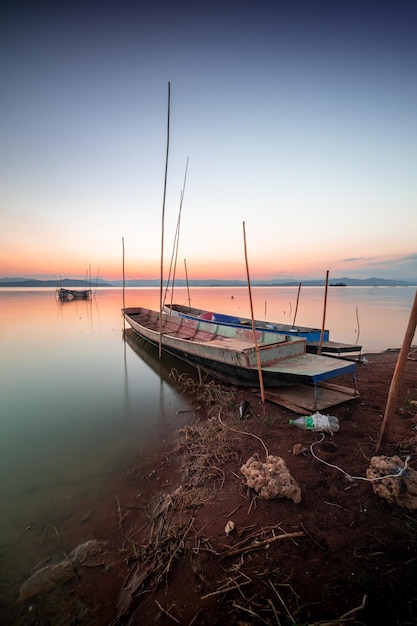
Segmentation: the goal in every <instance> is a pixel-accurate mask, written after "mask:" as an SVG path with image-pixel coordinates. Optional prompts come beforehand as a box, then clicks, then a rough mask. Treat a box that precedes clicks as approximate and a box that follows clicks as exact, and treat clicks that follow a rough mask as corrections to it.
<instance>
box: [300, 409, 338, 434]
mask: <svg viewBox="0 0 417 626" xmlns="http://www.w3.org/2000/svg"><path fill="white" fill-rule="evenodd" d="M289 424H293V425H294V426H298V428H301V429H302V430H324V431H325V432H328V433H337V431H338V430H339V420H338V419H337V417H335V416H334V415H322V414H321V413H319V412H318V411H317V412H316V413H314V415H303V416H302V417H297V418H296V419H295V420H289Z"/></svg>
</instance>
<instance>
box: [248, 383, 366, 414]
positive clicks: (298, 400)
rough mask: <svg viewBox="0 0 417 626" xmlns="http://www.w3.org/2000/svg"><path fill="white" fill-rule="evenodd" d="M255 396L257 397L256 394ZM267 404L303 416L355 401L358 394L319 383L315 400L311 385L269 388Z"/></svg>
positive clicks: (339, 387)
mask: <svg viewBox="0 0 417 626" xmlns="http://www.w3.org/2000/svg"><path fill="white" fill-rule="evenodd" d="M256 395H259V393H258V392H257V393H256ZM265 398H266V399H267V400H268V401H269V402H273V403H275V404H279V405H280V406H284V407H285V408H287V409H290V410H291V411H294V412H295V413H300V414H305V413H312V412H314V411H324V410H326V409H329V408H330V407H333V406H336V405H338V404H342V403H343V402H348V401H349V400H355V399H356V398H359V394H358V393H356V392H355V390H354V389H351V388H350V387H344V386H342V385H334V384H329V383H320V384H319V385H318V386H317V398H316V396H315V394H314V386H312V385H292V386H291V387H273V388H272V387H269V388H267V389H266V390H265Z"/></svg>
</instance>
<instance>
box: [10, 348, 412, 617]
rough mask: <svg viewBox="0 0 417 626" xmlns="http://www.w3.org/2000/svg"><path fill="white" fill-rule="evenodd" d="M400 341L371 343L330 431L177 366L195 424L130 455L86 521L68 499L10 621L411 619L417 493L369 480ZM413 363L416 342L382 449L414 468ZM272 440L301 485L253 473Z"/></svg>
mask: <svg viewBox="0 0 417 626" xmlns="http://www.w3.org/2000/svg"><path fill="white" fill-rule="evenodd" d="M398 355H399V350H387V351H385V352H381V353H378V354H368V355H364V358H363V359H362V360H361V362H360V363H359V364H358V373H357V382H358V387H359V390H360V398H357V399H354V400H351V401H349V402H345V403H343V404H341V405H339V406H336V407H333V408H332V411H331V413H332V414H333V415H337V417H338V419H339V422H340V430H339V431H338V432H337V433H336V434H334V435H330V434H325V433H318V432H316V433H314V432H306V431H302V430H299V429H297V428H295V427H294V426H291V425H290V424H289V419H290V418H291V417H293V413H292V412H291V411H289V410H288V409H285V408H283V407H281V406H277V405H275V404H272V403H269V402H266V403H265V405H262V403H261V402H260V398H259V397H258V396H257V395H256V393H252V392H248V391H247V390H246V391H245V390H242V389H239V388H235V387H233V388H230V387H224V386H223V385H219V384H217V383H214V382H212V381H211V379H210V380H209V379H205V378H202V379H201V378H200V379H199V378H198V377H196V378H190V377H189V376H188V375H179V374H178V373H177V372H175V371H173V372H172V377H173V378H174V380H175V381H176V383H177V384H178V387H179V389H180V390H182V392H183V393H184V394H187V396H188V397H189V398H190V399H191V400H192V404H193V406H194V413H193V416H192V417H191V418H190V423H189V424H188V425H186V426H185V427H183V428H182V429H181V430H180V431H179V435H178V439H177V441H176V442H175V443H174V444H173V445H172V447H170V449H169V450H165V451H163V452H161V453H160V454H159V455H158V456H155V457H153V458H149V459H147V460H142V461H141V460H140V459H138V460H137V462H136V463H134V464H133V465H131V466H129V467H127V468H126V470H125V472H124V474H123V476H120V477H119V478H118V479H117V480H116V481H115V482H114V483H112V484H109V485H108V493H106V494H105V495H103V497H102V499H101V500H100V503H98V504H96V508H92V509H90V511H89V517H88V519H87V520H85V512H83V511H82V510H74V509H72V510H71V516H70V517H63V518H62V519H57V520H55V521H54V523H53V526H51V524H49V526H48V527H46V528H45V529H44V530H43V534H42V542H43V544H45V547H46V543H47V541H49V542H50V543H49V547H50V550H51V556H50V558H49V559H46V560H45V561H44V562H43V563H42V564H41V566H40V567H39V568H38V569H36V568H34V569H33V570H32V575H31V577H30V578H28V579H27V580H26V581H24V582H23V581H21V582H22V583H23V584H21V585H20V587H19V588H17V589H15V590H14V594H15V595H13V594H11V597H9V600H10V601H11V602H10V606H9V607H8V608H9V610H10V613H8V615H6V617H8V618H10V619H9V621H8V623H10V624H18V625H19V626H30V625H32V624H35V623H36V624H47V623H48V624H49V623H57V622H55V621H54V620H56V619H57V617H58V616H59V623H60V624H61V625H62V626H70V625H71V624H74V623H78V624H86V625H87V624H88V626H100V625H101V624H112V625H113V626H128V625H132V626H133V624H138V623H141V624H146V625H148V624H149V625H151V624H175V623H178V624H184V625H189V626H192V625H194V626H196V625H197V624H199V625H204V626H212V625H214V624H215V625H216V626H221V625H223V624H224V625H226V624H227V625H228V626H229V625H230V624H235V625H238V624H246V625H248V626H256V625H258V624H267V625H270V626H273V625H276V624H279V625H280V626H290V625H291V626H293V625H294V624H307V623H308V624H311V625H316V624H317V625H318V624H323V625H324V624H326V625H328V626H330V625H334V626H335V625H336V624H340V623H350V624H367V625H368V626H371V625H373V624H375V625H376V624H381V623H392V624H393V623H396V624H401V625H404V626H405V625H406V624H411V623H415V620H416V619H417V593H416V591H415V577H416V575H417V560H416V558H415V554H416V549H417V517H416V511H417V505H416V506H415V508H414V509H412V508H411V509H410V508H405V507H404V506H400V505H399V503H398V502H396V501H395V499H393V497H392V496H393V492H392V491H391V492H390V493H388V498H386V497H381V495H380V494H379V493H377V491H376V490H375V489H374V486H373V484H372V482H371V481H369V480H367V479H366V476H367V475H368V470H369V468H370V467H372V466H373V465H374V460H375V458H376V456H375V455H376V444H377V439H378V434H379V432H380V429H381V423H382V416H383V414H384V411H385V407H386V401H387V395H388V390H389V387H390V383H391V379H392V377H393V373H394V370H395V366H396V362H397V359H398ZM416 365H417V352H416V348H413V349H412V350H411V351H410V353H409V355H408V359H407V362H406V367H405V371H404V375H403V379H402V381H401V386H400V389H399V393H398V402H397V405H396V410H395V415H394V416H393V419H392V423H391V426H390V433H389V436H388V437H387V440H386V442H385V445H384V447H383V450H382V454H383V455H386V457H387V458H389V459H394V460H395V459H397V460H396V461H395V462H397V463H399V464H401V463H403V460H404V458H406V459H407V460H406V463H408V466H407V467H408V468H409V472H412V471H414V470H413V469H412V466H413V465H414V464H415V461H416V459H417V434H416V431H417V387H416V380H417V374H416ZM242 400H246V401H247V402H248V403H249V408H250V410H249V411H248V415H247V419H244V420H242V419H240V414H239V406H240V403H241V402H242ZM271 455H273V456H274V458H276V457H279V458H280V459H281V460H282V461H283V463H285V466H286V468H287V469H288V472H289V474H290V477H291V479H292V480H293V481H294V482H296V483H297V485H298V487H299V490H300V494H301V497H300V498H299V499H298V498H297V499H291V498H290V497H285V496H284V495H282V496H281V497H277V498H276V497H275V498H269V499H268V498H267V499H265V498H262V497H260V494H259V493H258V492H257V491H256V489H255V488H254V487H253V486H252V487H251V486H249V483H248V482H247V481H245V479H244V472H243V471H242V470H243V468H244V466H245V465H247V464H248V461H251V460H252V461H253V460H255V461H256V462H257V463H258V465H260V466H261V465H262V462H263V461H266V462H268V459H269V460H270V459H271V458H272V456H271ZM398 480H402V478H400V476H399V475H398ZM77 519H79V520H82V519H84V521H83V522H80V523H79V525H78V526H77V523H76V520H77ZM39 532H40V531H39ZM26 537H27V539H29V537H30V533H26ZM69 537H71V541H70V540H69ZM33 540H37V538H36V537H33ZM22 547H23V546H22ZM26 548H27V546H26ZM312 581H314V584H312ZM11 591H12V590H11V589H9V592H11ZM16 594H17V595H16ZM16 598H18V601H17V602H16ZM10 620H11V621H10Z"/></svg>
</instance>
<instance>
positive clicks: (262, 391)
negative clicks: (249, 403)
mask: <svg viewBox="0 0 417 626" xmlns="http://www.w3.org/2000/svg"><path fill="white" fill-rule="evenodd" d="M243 242H244V247H245V262H246V275H247V277H248V289H249V301H250V313H251V320H252V332H253V340H254V342H255V351H256V361H257V364H258V373H259V386H260V389H261V401H262V404H265V389H264V379H263V375H262V366H261V357H260V354H259V346H258V339H257V337H256V328H255V318H254V315H253V304H252V291H251V286H250V277H249V265H248V255H247V251H246V231H245V222H243Z"/></svg>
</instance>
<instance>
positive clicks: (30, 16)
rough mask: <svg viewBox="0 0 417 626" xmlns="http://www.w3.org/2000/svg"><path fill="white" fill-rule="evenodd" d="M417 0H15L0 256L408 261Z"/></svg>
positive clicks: (260, 273) (137, 266)
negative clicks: (28, 0)
mask: <svg viewBox="0 0 417 626" xmlns="http://www.w3.org/2000/svg"><path fill="white" fill-rule="evenodd" d="M416 17H417V5H416V3H415V2H401V1H399V2H396V3H393V2H383V1H381V2H367V1H366V0H365V1H363V2H359V1H358V2H345V1H340V2H337V1H329V2H314V1H313V0H311V1H309V2H307V1H305V2H301V1H300V2H298V1H297V0H292V1H289V0H288V1H285V2H284V1H279V0H276V1H275V2H265V1H262V0H261V1H260V2H257V3H242V2H241V3H237V2H211V3H199V4H194V5H193V4H189V3H183V2H178V3H171V2H158V1H156V2H154V3H152V4H151V3H149V5H145V4H142V3H132V2H123V1H122V2H102V3H95V2H85V3H80V4H76V3H65V2H60V3H52V2H50V3H45V2H39V3H31V4H25V3H14V4H10V6H9V8H8V9H6V10H5V11H4V15H3V18H2V24H1V26H0V28H1V32H0V78H1V84H2V95H1V107H0V210H1V223H2V228H1V230H0V276H45V277H50V276H52V277H54V276H61V277H65V276H69V275H71V276H74V277H75V276H84V275H85V272H86V270H87V268H88V267H89V265H91V266H92V267H93V272H94V273H95V272H96V271H97V270H98V271H99V273H100V276H102V277H103V278H116V277H120V274H121V264H122V238H124V244H125V254H126V260H125V267H126V274H127V275H128V277H132V278H141V277H144V278H149V277H157V276H158V275H159V271H160V270H159V267H160V255H161V215H162V200H163V189H164V170H165V151H166V140H167V108H168V83H170V85H171V100H170V152H169V165H168V185H167V196H166V205H165V234H164V240H165V250H164V258H165V262H166V264H167V263H168V262H169V259H170V256H171V250H172V246H173V242H174V233H175V228H176V225H177V219H178V211H179V206H180V199H181V193H182V189H183V185H184V177H185V169H186V164H187V160H188V172H187V180H186V185H185V192H184V198H183V206H182V217H181V229H180V242H179V250H178V271H177V275H178V276H180V275H181V274H183V271H184V270H183V267H184V266H183V260H184V259H186V262H187V269H188V275H189V277H190V278H200V277H201V278H204V277H217V278H242V277H245V273H246V270H245V258H244V246H243V222H244V223H245V231H246V240H247V253H248V261H249V267H250V272H251V276H252V277H253V278H274V277H277V278H285V277H294V278H303V277H324V275H325V273H326V271H327V270H329V272H330V276H333V277H337V276H351V277H358V278H365V277H370V276H378V277H385V278H395V277H396V278H404V279H407V278H416V277H417V241H416V239H417V238H416V232H417V211H416V205H417V186H416V174H415V172H416V166H417V115H416V112H417V39H416V36H415V32H416Z"/></svg>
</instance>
